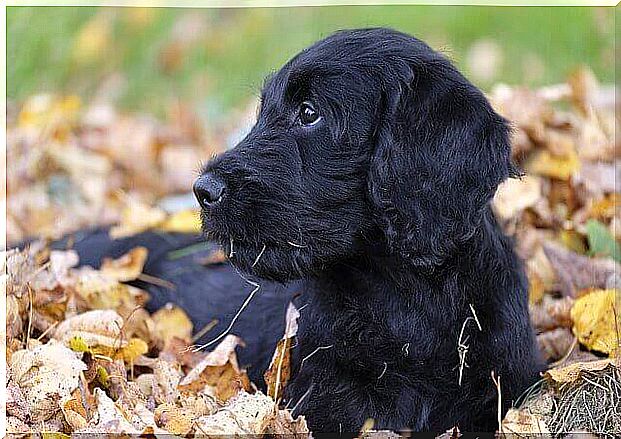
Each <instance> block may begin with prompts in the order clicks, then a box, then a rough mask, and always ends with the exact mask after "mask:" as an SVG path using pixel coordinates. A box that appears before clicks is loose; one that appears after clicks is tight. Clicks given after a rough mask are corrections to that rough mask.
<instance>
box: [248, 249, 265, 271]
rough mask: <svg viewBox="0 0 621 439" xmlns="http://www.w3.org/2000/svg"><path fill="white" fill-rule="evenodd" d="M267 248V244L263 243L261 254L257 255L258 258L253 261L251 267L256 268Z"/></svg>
mask: <svg viewBox="0 0 621 439" xmlns="http://www.w3.org/2000/svg"><path fill="white" fill-rule="evenodd" d="M265 249H266V245H265V244H263V248H262V249H261V251H260V252H259V254H258V255H257V258H256V259H255V260H254V262H253V263H252V265H251V266H250V267H251V268H254V266H255V265H257V264H258V262H259V259H261V256H263V253H265Z"/></svg>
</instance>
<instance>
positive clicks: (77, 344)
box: [69, 336, 89, 352]
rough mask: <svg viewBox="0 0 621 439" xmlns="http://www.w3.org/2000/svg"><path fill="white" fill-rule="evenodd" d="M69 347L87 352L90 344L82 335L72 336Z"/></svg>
mask: <svg viewBox="0 0 621 439" xmlns="http://www.w3.org/2000/svg"><path fill="white" fill-rule="evenodd" d="M69 349H71V350H72V351H74V352H87V351H88V350H89V348H88V345H87V344H86V342H85V341H84V339H83V338H82V337H80V336H75V337H71V338H70V339H69Z"/></svg>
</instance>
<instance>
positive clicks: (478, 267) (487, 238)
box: [317, 208, 520, 296]
mask: <svg viewBox="0 0 621 439" xmlns="http://www.w3.org/2000/svg"><path fill="white" fill-rule="evenodd" d="M387 247H388V246H387V245H386V243H385V242H382V241H381V240H378V241H375V242H374V243H372V245H370V246H369V247H367V249H366V251H364V252H362V253H361V255H359V256H356V257H353V258H350V259H349V260H347V261H346V262H343V263H340V264H339V265H338V266H335V267H332V269H330V270H326V271H324V272H322V273H321V274H320V275H319V276H318V277H317V281H318V282H320V283H322V284H324V285H325V284H326V283H328V284H331V285H333V286H336V287H338V289H340V288H341V287H342V288H343V289H347V287H350V288H351V287H354V286H355V288H356V289H358V291H363V290H365V289H366V288H365V285H368V287H369V289H378V285H384V286H386V288H390V289H392V290H396V291H395V292H396V293H398V294H399V293H402V294H405V295H406V296H408V295H409V294H410V293H409V292H410V291H412V290H415V289H419V288H420V287H421V284H429V285H437V286H438V287H440V286H441V285H444V284H445V283H446V282H450V281H451V280H452V278H454V277H455V275H456V273H458V274H459V273H460V272H461V273H464V275H467V274H470V276H472V273H478V272H481V271H483V270H482V268H483V267H489V266H497V267H498V269H500V270H505V272H509V273H511V274H513V275H516V276H518V275H519V270H520V268H519V263H518V262H517V259H516V258H515V254H514V252H513V248H512V244H511V242H510V241H509V239H508V238H507V237H506V236H505V235H504V234H503V233H502V231H501V230H500V228H499V226H498V225H497V222H496V219H495V218H494V215H493V213H492V211H491V209H490V208H488V209H487V210H486V212H485V214H484V215H483V218H482V221H481V224H480V226H479V227H478V228H477V229H476V230H475V231H474V233H473V234H472V235H471V236H470V237H469V238H468V239H467V240H465V241H463V242H462V243H460V245H459V247H458V248H456V249H455V251H454V252H452V253H450V254H447V255H446V256H445V257H444V258H443V260H442V262H441V263H433V264H428V265H424V264H423V265H421V264H420V263H418V262H413V261H412V259H410V258H408V257H406V256H403V255H401V254H397V253H391V252H390V251H388V250H387ZM470 281H472V279H470ZM475 281H476V280H475ZM481 281H482V282H484V281H485V280H484V279H481ZM322 290H323V291H330V289H327V290H326V289H322ZM367 293H369V294H373V293H374V291H367Z"/></svg>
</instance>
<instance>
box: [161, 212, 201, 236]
mask: <svg viewBox="0 0 621 439" xmlns="http://www.w3.org/2000/svg"><path fill="white" fill-rule="evenodd" d="M199 213H200V211H199V210H198V209H187V210H181V211H179V212H177V213H175V214H173V215H171V216H169V217H168V218H166V220H165V221H164V222H163V223H162V224H161V225H159V227H158V229H159V230H162V231H164V232H170V233H200V232H201V219H200V216H199Z"/></svg>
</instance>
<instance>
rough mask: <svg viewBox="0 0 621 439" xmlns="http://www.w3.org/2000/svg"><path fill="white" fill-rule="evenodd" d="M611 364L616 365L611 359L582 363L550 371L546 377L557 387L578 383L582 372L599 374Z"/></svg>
mask: <svg viewBox="0 0 621 439" xmlns="http://www.w3.org/2000/svg"><path fill="white" fill-rule="evenodd" d="M610 364H614V360H612V359H609V358H607V359H604V360H598V361H581V362H578V363H572V364H570V365H569V366H565V367H560V368H554V369H550V370H548V371H546V373H545V374H544V376H545V377H546V378H547V379H549V380H552V381H553V382H554V383H556V384H557V385H561V384H565V383H572V382H574V381H576V380H577V379H578V378H580V374H581V373H582V372H597V371H600V370H604V369H605V368H607V367H608V365H610Z"/></svg>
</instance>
